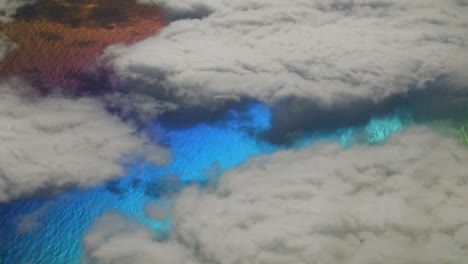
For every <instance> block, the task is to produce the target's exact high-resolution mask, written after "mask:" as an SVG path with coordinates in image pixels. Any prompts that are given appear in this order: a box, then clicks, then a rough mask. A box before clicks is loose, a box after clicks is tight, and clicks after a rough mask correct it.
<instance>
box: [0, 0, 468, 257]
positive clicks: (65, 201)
mask: <svg viewBox="0 0 468 264" xmlns="http://www.w3.org/2000/svg"><path fill="white" fill-rule="evenodd" d="M63 14H67V15H63ZM64 17H66V19H64ZM165 23H166V22H165V21H164V19H163V15H162V14H161V12H160V10H159V9H158V8H157V7H155V6H152V7H151V8H149V7H147V6H141V5H137V4H136V3H135V1H131V0H112V1H111V0H102V1H98V0H89V1H80V2H77V1H71V0H70V1H66V0H54V1H38V2H37V3H36V4H35V5H32V6H27V7H26V8H24V9H22V10H20V11H19V13H18V14H17V17H16V19H15V21H14V22H12V23H9V24H2V25H0V30H1V31H4V32H5V33H6V35H7V36H8V37H9V38H10V39H11V40H12V41H14V42H15V43H17V45H19V46H21V49H16V50H13V51H11V52H10V53H8V54H7V56H6V57H5V58H4V59H3V60H2V61H1V62H0V76H2V77H4V78H7V77H11V76H19V77H22V78H24V79H26V80H28V81H30V82H31V83H32V84H33V85H34V86H35V87H37V88H38V89H40V90H41V91H44V92H47V91H49V90H51V89H55V88H57V87H67V89H69V90H70V92H71V93H73V94H100V93H105V92H106V91H111V90H113V89H118V84H117V83H114V82H112V80H111V79H110V75H111V72H112V69H111V68H108V67H107V66H106V64H105V62H100V61H97V58H98V57H99V55H100V54H101V53H102V51H103V50H104V48H105V47H107V46H109V45H111V44H115V43H124V44H131V43H134V42H137V41H139V40H142V39H145V38H147V37H149V36H152V35H154V34H155V33H156V32H157V31H158V30H159V29H161V28H162V27H163V26H164V25H165ZM416 112H417V111H416ZM416 112H415V110H414V105H404V104H403V105H398V106H396V107H395V108H394V109H392V110H391V111H389V112H388V113H387V114H384V115H379V116H374V117H372V118H371V119H369V120H368V121H367V123H364V124H356V125H355V126H343V127H340V128H337V129H334V130H318V131H307V132H306V133H304V134H303V135H302V136H301V137H298V138H296V139H295V140H294V141H293V142H291V143H288V144H275V143H271V142H269V141H268V140H265V139H264V138H263V137H262V136H261V135H262V133H264V132H266V131H268V130H269V129H271V116H272V111H271V109H270V107H269V106H268V105H266V104H264V103H261V102H255V101H250V102H248V103H245V104H244V105H243V107H233V108H232V109H228V110H226V111H225V112H224V113H223V114H222V115H220V116H219V118H217V120H210V121H200V122H199V123H197V124H195V125H192V126H188V127H185V126H181V127H177V126H171V125H167V124H166V123H164V122H160V121H159V120H157V119H156V120H154V121H152V122H150V123H149V124H147V125H146V126H145V127H143V128H142V129H141V133H144V134H147V135H148V136H149V137H150V138H151V139H152V140H154V142H158V143H161V144H164V145H165V146H167V147H168V148H169V149H170V150H171V154H172V161H171V162H170V163H169V164H167V165H164V166H156V165H152V164H143V163H141V162H134V163H132V164H126V165H125V169H126V175H124V176H123V177H122V178H120V179H118V180H114V181H111V182H106V183H104V184H102V185H101V186H97V187H95V188H91V189H72V190H69V191H67V192H65V193H62V194H58V195H54V196H52V197H42V198H33V199H22V200H15V201H12V202H9V203H7V204H0V245H1V247H0V256H1V258H0V262H1V263H18V264H26V263H35V264H55V263H57V264H59V263H70V264H73V263H80V260H81V256H82V255H83V250H84V249H83V245H82V241H81V239H82V237H83V235H84V234H85V233H86V232H87V230H88V228H89V227H90V225H91V223H92V221H93V219H95V218H96V217H98V216H100V215H102V214H103V213H106V212H109V211H113V210H114V211H118V212H120V213H122V214H124V215H126V216H128V217H130V218H133V219H135V220H136V221H138V222H140V223H141V224H142V225H146V226H148V227H151V228H152V229H153V230H154V231H155V233H157V234H160V235H161V236H164V234H165V233H167V232H168V231H169V230H170V229H171V223H170V220H167V221H163V222H158V221H156V220H154V219H152V218H150V217H148V216H147V215H146V213H145V210H144V208H145V205H146V204H148V203H150V202H154V201H155V200H157V199H158V198H160V197H162V196H167V195H171V194H172V193H175V192H178V191H179V190H180V189H181V188H184V186H187V185H193V184H200V185H202V186H208V185H210V184H211V183H212V182H213V181H216V177H217V176H218V175H220V174H221V173H222V172H223V171H225V170H228V169H229V168H233V167H236V166H238V165H240V164H242V163H243V162H245V161H246V160H247V159H249V158H251V157H254V156H258V155H261V154H268V153H272V152H275V151H278V150H283V149H294V148H296V149H300V148H303V147H306V146H309V145H311V144H314V143H315V142H316V141H321V140H328V141H335V142H338V143H339V144H341V145H342V146H343V147H344V148H346V147H350V146H352V145H354V144H379V143H381V142H383V141H384V140H385V139H386V138H388V137H389V136H391V135H392V134H393V133H399V132H401V131H403V130H404V129H405V127H407V126H411V125H413V124H415V123H424V124H427V125H429V126H431V127H433V128H434V130H436V131H439V132H440V133H444V134H447V135H449V136H453V137H458V138H459V139H460V141H461V142H463V143H465V144H468V118H467V116H468V115H467V116H463V115H461V116H457V118H455V119H454V118H452V117H451V116H450V115H447V116H444V117H441V118H421V116H422V115H421V114H418V113H416Z"/></svg>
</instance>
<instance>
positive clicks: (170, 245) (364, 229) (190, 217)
mask: <svg viewBox="0 0 468 264" xmlns="http://www.w3.org/2000/svg"><path fill="white" fill-rule="evenodd" d="M467 159H468V149H467V148H466V147H465V146H462V145H460V144H459V143H458V142H457V141H456V140H454V139H451V138H446V137H443V136H441V135H439V134H435V133H434V132H432V131H430V130H429V129H427V128H424V127H412V128H410V129H407V130H406V131H405V132H403V133H401V134H395V135H394V136H392V137H391V138H390V139H389V140H388V141H386V142H385V143H384V144H381V145H374V146H369V145H359V146H354V147H351V148H348V149H343V148H341V147H340V146H338V145H337V144H335V143H326V142H325V143H321V144H317V145H314V146H312V147H310V148H308V149H304V150H301V151H292V150H291V151H282V152H278V153H275V154H273V155H271V156H263V157H258V158H254V159H252V160H250V161H249V162H247V163H246V164H245V165H243V166H241V167H238V168H235V169H232V170H229V171H227V172H226V173H225V174H224V175H222V176H221V178H220V181H219V186H218V187H217V189H216V190H214V191H213V190H211V191H210V190H200V189H198V188H195V187H193V188H188V189H185V190H184V191H182V193H180V194H179V195H178V196H176V197H175V198H174V202H173V204H172V206H173V209H172V217H173V230H172V233H171V236H170V238H169V240H168V241H166V242H158V241H156V240H155V238H156V236H155V234H154V233H153V232H152V231H151V230H149V229H147V228H145V227H142V226H138V224H136V223H135V222H133V220H131V219H126V218H124V217H123V216H120V215H118V214H116V213H110V214H107V215H105V216H103V217H101V218H99V219H98V220H96V222H95V223H94V226H93V227H92V228H91V229H90V230H89V232H88V234H86V236H85V237H84V240H83V241H84V244H85V254H86V257H85V258H84V260H83V263H88V262H89V263H95V262H92V261H97V262H98V263H114V262H115V261H117V262H119V263H148V261H149V260H151V261H149V262H161V263H178V264H182V263H187V264H188V263H190V264H196V263H223V264H231V263H241V262H242V263H269V264H271V263H277V264H280V263H288V264H290V263H323V264H338V263H340V264H341V263H359V264H366V263H369V264H370V263H373V264H375V263H378V264H384V263H394V264H396V263H398V264H400V263H401V264H403V263H405V264H407V263H415V264H416V263H421V264H422V263H424V264H430V263H433V264H438V263H453V264H460V263H464V262H465V261H466V259H468V250H467V248H468V213H467V211H466V204H467V202H468V194H467V192H466V184H467V183H468V174H467V171H468V164H467V163H466V160H467ZM165 202H166V201H165ZM149 206H152V205H149ZM163 208H166V207H163ZM153 209H154V208H153ZM164 210H166V209H164ZM164 210H163V211H161V213H159V212H153V213H152V215H155V216H157V217H160V216H166V215H167V212H166V211H164Z"/></svg>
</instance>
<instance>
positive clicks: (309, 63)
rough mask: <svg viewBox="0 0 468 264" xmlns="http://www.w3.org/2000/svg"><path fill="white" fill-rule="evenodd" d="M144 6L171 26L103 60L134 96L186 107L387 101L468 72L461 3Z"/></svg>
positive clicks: (299, 0)
mask: <svg viewBox="0 0 468 264" xmlns="http://www.w3.org/2000/svg"><path fill="white" fill-rule="evenodd" d="M143 2H145V3H148V2H153V3H155V4H159V5H161V6H162V7H163V8H165V10H166V12H167V14H168V15H169V16H170V17H172V18H173V19H174V21H173V22H172V23H170V24H169V25H168V26H167V27H166V28H165V29H163V30H162V31H161V32H160V33H158V34H157V35H156V36H155V37H153V38H150V39H147V40H145V41H142V42H140V43H137V44H135V45H132V46H130V47H124V46H114V47H112V48H109V49H108V50H107V53H106V56H107V57H108V58H110V59H111V61H112V62H113V63H114V65H115V66H116V67H117V70H118V73H119V75H120V77H121V78H122V79H123V80H124V81H127V82H129V83H131V86H132V87H139V88H140V89H142V90H144V91H145V92H147V93H152V94H155V95H156V96H167V95H170V96H173V97H176V98H178V99H179V100H182V101H184V103H186V104H195V105H205V104H206V103H207V102H210V103H213V102H214V101H217V100H226V99H232V98H237V97H243V96H247V97H254V98H257V99H259V100H262V101H266V102H276V101H278V100H280V99H282V98H286V97H290V96H293V97H302V98H308V99H311V100H314V101H316V102H318V103H319V104H322V105H330V104H339V103H342V102H348V101H352V100H359V99H369V100H371V101H380V100H382V99H383V98H386V97H388V96H391V95H395V94H400V93H404V92H406V91H409V90H414V89H422V88H425V87H426V86H427V85H428V84H429V83H431V82H435V81H437V80H439V79H440V78H448V79H453V80H455V79H458V78H461V76H462V75H460V74H459V73H461V72H462V71H463V69H466V62H465V63H463V61H466V58H467V55H466V54H468V47H467V40H468V34H467V32H468V30H467V29H468V17H467V16H466V13H468V6H467V5H466V4H465V2H464V1H454V0H449V1H443V2H441V1H435V0H430V1H427V0H417V1H411V2H408V1H404V2H402V1H395V0H370V1H368V0H358V1H352V0H336V1H322V0H315V1H304V0H294V1H288V2H284V1H280V0H274V1H271V0H268V1H267V0H261V1H258V0H256V1H253V0H242V1H235V2H233V1H227V0H207V1H200V0H184V1H165V0H145V1H143ZM463 65H464V66H463ZM463 85H466V83H464V84H463Z"/></svg>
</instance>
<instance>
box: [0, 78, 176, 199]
mask: <svg viewBox="0 0 468 264" xmlns="http://www.w3.org/2000/svg"><path fill="white" fill-rule="evenodd" d="M31 93H34V92H32V91H31V90H25V89H24V88H23V85H22V84H17V83H16V84H6V83H3V84H1V85H0V143H1V145H2V147H1V148H0V202H7V201H9V200H10V199H14V198H19V197H21V196H23V195H29V194H34V193H37V192H46V193H54V192H55V191H59V190H61V189H63V188H68V187H70V186H75V185H77V186H80V187H89V186H94V185H96V184H99V183H101V182H102V181H105V180H108V179H111V178H115V177H118V176H121V175H122V174H123V173H124V171H123V168H122V166H121V165H123V164H124V163H125V162H130V161H131V160H132V159H134V158H135V157H140V158H144V159H147V160H149V161H151V162H159V163H160V162H164V161H166V160H167V159H168V153H167V151H166V150H164V149H163V148H161V147H158V146H156V145H154V144H147V142H146V141H147V139H146V138H145V137H144V136H139V135H137V134H136V133H135V128H133V127H132V126H129V125H128V124H126V123H123V122H122V121H121V120H120V119H118V118H117V117H115V116H112V115H111V114H109V113H108V112H106V110H105V109H104V107H103V105H102V103H101V102H99V101H97V100H94V99H90V98H81V99H68V98H64V97H63V96H60V95H50V96H48V97H45V98H42V97H39V96H36V97H34V96H31ZM25 94H29V96H25Z"/></svg>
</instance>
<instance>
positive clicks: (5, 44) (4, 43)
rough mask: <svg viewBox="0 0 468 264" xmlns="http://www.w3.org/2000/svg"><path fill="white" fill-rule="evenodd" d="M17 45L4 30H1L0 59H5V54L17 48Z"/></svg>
mask: <svg viewBox="0 0 468 264" xmlns="http://www.w3.org/2000/svg"><path fill="white" fill-rule="evenodd" d="M15 46H16V45H15V44H14V43H13V42H11V41H10V39H8V37H7V36H6V35H5V34H4V33H3V32H0V60H2V59H3V57H4V56H5V54H7V53H8V52H9V51H10V50H12V49H13V48H15Z"/></svg>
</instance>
